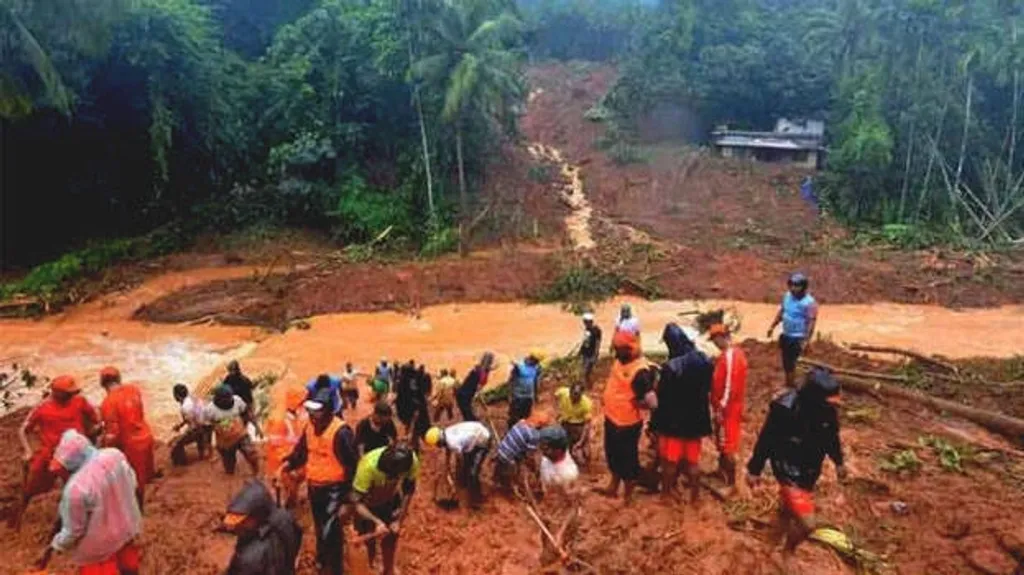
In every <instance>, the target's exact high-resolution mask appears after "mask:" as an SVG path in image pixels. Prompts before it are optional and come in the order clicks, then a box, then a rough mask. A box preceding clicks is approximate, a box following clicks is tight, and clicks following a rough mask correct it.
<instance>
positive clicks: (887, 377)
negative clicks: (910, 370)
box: [797, 357, 910, 383]
mask: <svg viewBox="0 0 1024 575" xmlns="http://www.w3.org/2000/svg"><path fill="white" fill-rule="evenodd" d="M797 361H799V362H800V363H802V364H805V365H810V366H813V367H820V368H822V369H827V370H829V371H831V372H832V373H836V374H841V375H850V376H853V377H860V378H863V379H878V380H882V381H895V382H899V383H910V378H909V377H906V376H903V375H893V374H891V373H878V372H874V371H860V370H857V369H846V368H842V367H835V366H833V365H829V364H827V363H825V362H823V361H817V360H813V359H808V358H805V357H801V358H800V359H799V360H797Z"/></svg>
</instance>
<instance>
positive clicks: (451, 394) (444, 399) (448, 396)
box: [434, 375, 455, 406]
mask: <svg viewBox="0 0 1024 575" xmlns="http://www.w3.org/2000/svg"><path fill="white" fill-rule="evenodd" d="M434 401H435V402H436V403H437V405H440V406H444V405H454V404H455V378H454V377H452V376H450V375H446V376H444V377H442V378H440V379H438V380H437V389H436V391H435V394H434Z"/></svg>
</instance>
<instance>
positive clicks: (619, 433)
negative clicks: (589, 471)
mask: <svg viewBox="0 0 1024 575" xmlns="http://www.w3.org/2000/svg"><path fill="white" fill-rule="evenodd" d="M612 348H613V349H614V350H615V362H614V363H613V364H612V368H611V372H610V373H609V375H608V382H607V383H606V384H605V389H604V396H603V400H602V403H603V405H604V417H605V419H604V453H605V459H606V460H607V462H608V470H609V471H610V472H611V479H610V480H609V482H608V487H606V488H605V489H602V490H599V492H600V493H602V494H603V495H605V496H607V497H613V498H614V497H616V496H617V495H618V491H619V485H623V484H624V485H625V487H624V489H623V501H624V502H625V504H626V505H630V504H632V502H633V489H634V487H635V486H636V481H637V479H638V478H639V475H640V453H639V445H638V443H639V441H640V433H641V431H642V430H643V425H644V415H643V412H644V411H645V410H654V409H657V408H658V398H657V396H656V395H655V392H654V384H655V381H656V378H657V374H656V371H655V368H654V367H653V366H652V365H651V364H650V363H649V362H648V361H647V359H646V358H644V356H643V354H642V353H640V339H639V337H638V336H637V335H636V334H634V333H633V332H631V331H626V330H619V331H618V332H616V333H615V337H613V338H612Z"/></svg>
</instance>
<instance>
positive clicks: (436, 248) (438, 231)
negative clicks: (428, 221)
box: [420, 224, 459, 258]
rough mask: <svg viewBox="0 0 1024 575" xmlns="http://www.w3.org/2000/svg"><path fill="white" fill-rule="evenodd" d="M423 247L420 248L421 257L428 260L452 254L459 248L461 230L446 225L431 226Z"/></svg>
mask: <svg viewBox="0 0 1024 575" xmlns="http://www.w3.org/2000/svg"><path fill="white" fill-rule="evenodd" d="M430 227H431V229H430V230H429V231H428V233H427V237H426V239H424V240H423V245H422V246H421V247H420V255H421V256H423V257H426V258H436V257H438V256H442V255H444V254H450V253H452V252H454V251H456V250H457V249H458V248H459V229H458V228H455V227H452V226H445V225H437V224H434V225H431V226H430Z"/></svg>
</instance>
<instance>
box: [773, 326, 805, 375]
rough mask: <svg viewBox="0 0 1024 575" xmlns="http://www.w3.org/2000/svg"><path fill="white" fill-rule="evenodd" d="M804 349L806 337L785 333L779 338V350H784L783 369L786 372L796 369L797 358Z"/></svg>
mask: <svg viewBox="0 0 1024 575" xmlns="http://www.w3.org/2000/svg"><path fill="white" fill-rule="evenodd" d="M803 349H804V338H802V337H792V336H788V335H783V336H782V337H780V338H779V350H780V351H781V352H782V369H783V371H785V372H786V373H791V372H793V371H795V370H796V360H798V359H800V354H801V353H802V352H803Z"/></svg>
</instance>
